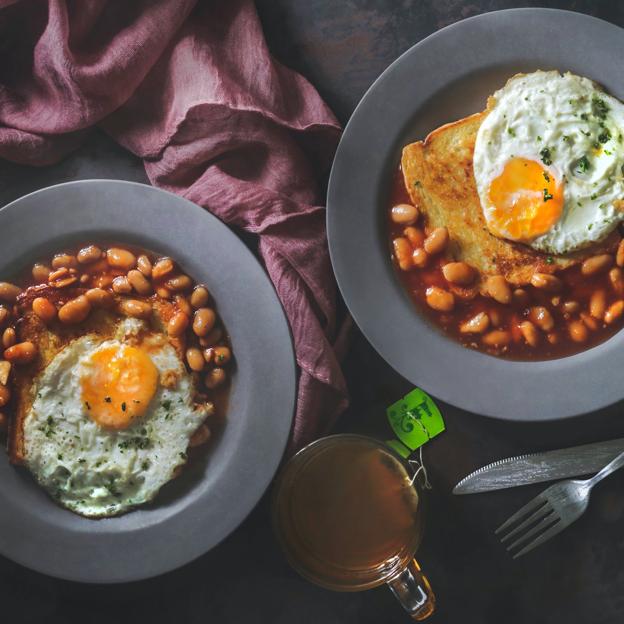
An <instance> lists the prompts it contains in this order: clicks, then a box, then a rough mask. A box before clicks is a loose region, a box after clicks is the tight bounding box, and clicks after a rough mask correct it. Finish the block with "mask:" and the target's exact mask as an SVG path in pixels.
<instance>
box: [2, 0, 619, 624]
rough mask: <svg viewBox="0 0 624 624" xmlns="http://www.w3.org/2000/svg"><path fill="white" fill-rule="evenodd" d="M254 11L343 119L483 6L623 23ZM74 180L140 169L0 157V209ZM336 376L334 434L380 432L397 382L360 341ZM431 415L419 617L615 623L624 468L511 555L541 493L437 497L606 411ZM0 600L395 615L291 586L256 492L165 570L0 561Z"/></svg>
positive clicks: (405, 12)
mask: <svg viewBox="0 0 624 624" xmlns="http://www.w3.org/2000/svg"><path fill="white" fill-rule="evenodd" d="M258 5H259V10H260V14H261V17H262V20H263V23H264V25H265V29H266V33H267V38H268V40H269V43H270V45H271V47H272V49H273V51H274V52H275V54H276V55H277V56H278V58H280V59H281V60H282V61H283V62H284V63H286V64H288V65H290V66H292V67H294V68H296V69H298V70H300V71H302V72H303V73H304V74H305V75H307V76H308V78H310V79H311V80H312V82H314V83H315V84H316V86H317V87H318V88H319V89H320V91H321V93H322V94H323V96H324V97H325V98H326V99H327V101H328V102H329V104H330V105H331V106H332V107H333V108H334V110H335V111H336V113H337V114H338V116H339V117H340V119H341V121H343V122H344V121H346V120H347V119H348V117H349V115H350V113H351V111H352V110H353V107H354V106H355V105H356V104H357V102H358V100H359V98H360V97H361V96H362V95H363V93H364V91H365V90H366V89H367V87H368V86H369V85H370V84H371V82H372V81H373V80H374V79H375V78H376V77H377V76H378V74H379V73H380V72H381V71H382V70H383V69H385V67H386V66H387V65H388V64H389V63H390V62H392V61H393V60H394V58H396V56H398V55H399V54H400V53H401V52H403V51H404V50H405V49H407V48H408V47H410V46H411V45H412V44H414V43H416V42H417V41H418V40H419V39H421V38H422V37H424V36H426V35H428V34H429V33H431V32H433V31H434V30H436V29H438V28H440V27H442V26H445V25H447V24H449V23H451V22H454V21H456V20H458V19H461V18H464V17H468V16H471V15H475V14H477V13H480V12H483V11H488V10H495V9H501V8H510V7H514V6H536V5H540V6H551V7H558V8H569V9H574V10H579V11H583V12H586V13H590V14H593V15H597V16H599V17H603V18H605V19H608V20H610V21H612V22H614V23H617V24H619V25H623V26H624V3H616V2H591V1H583V2H580V1H578V2H539V3H522V4H520V3H514V2H505V1H502V0H482V1H479V2H472V3H467V2H462V1H461V0H437V1H434V0H426V1H423V0H342V1H340V2H337V1H336V0H260V1H259V2H258ZM415 79H417V78H415ZM390 96H391V94H389V97H390ZM75 177H117V178H125V179H135V180H142V179H143V177H144V174H143V173H142V169H141V167H140V164H139V163H137V162H136V161H135V160H134V159H132V158H131V157H129V156H128V155H126V154H124V153H123V152H122V151H121V150H119V149H118V148H116V147H114V146H113V145H112V144H111V143H110V141H109V140H108V139H106V138H105V137H102V136H97V135H96V136H94V137H93V138H92V140H91V141H90V142H89V144H88V145H87V146H85V148H83V149H82V150H81V152H79V153H78V154H76V155H75V156H74V157H72V158H70V159H68V161H66V162H65V163H62V164H61V165H59V166H57V167H53V168H48V169H44V170H35V169H25V168H21V167H16V166H11V165H7V164H5V163H3V164H2V165H0V203H5V202H6V201H8V200H9V199H13V198H14V197H17V196H19V195H21V194H23V193H24V192H27V191H28V190H31V189H34V188H38V187H41V186H46V185H48V184H51V183H54V182H57V181H61V180H66V179H73V178H75ZM346 371H347V375H348V381H349V387H350V389H351V393H352V397H353V405H352V408H351V409H350V411H349V412H348V414H346V415H345V417H344V418H343V419H342V420H341V422H340V423H339V426H338V427H337V430H344V431H358V432H369V433H373V434H374V433H380V431H381V429H380V427H381V426H382V425H383V408H384V407H385V406H386V405H387V404H388V403H390V402H392V401H393V400H395V399H396V398H397V397H398V396H400V395H401V394H403V393H405V392H407V391H408V390H409V384H407V382H405V381H404V380H402V379H401V378H400V377H399V376H398V375H396V374H395V373H393V372H392V371H391V370H390V369H389V368H388V366H387V365H385V364H384V363H383V361H382V360H381V359H380V358H379V357H378V356H377V355H376V354H375V352H374V351H373V350H372V349H371V348H370V347H369V346H368V344H367V343H366V342H365V341H364V340H363V339H362V338H361V337H360V336H356V338H355V341H354V344H353V347H352V349H351V352H350V355H349V358H348V361H347V362H346ZM544 383H545V384H547V383H548V380H547V379H545V380H544ZM596 392H600V388H599V387H597V388H596ZM442 408H443V412H444V415H445V418H446V422H447V426H448V431H447V432H446V433H445V434H444V435H442V436H440V437H439V438H437V439H436V440H435V441H433V442H432V443H431V444H430V445H429V447H428V448H427V450H426V452H425V457H426V460H427V462H428V464H429V466H430V473H431V478H432V481H433V485H434V490H433V492H432V494H431V496H430V500H429V503H430V505H429V509H428V524H429V526H428V531H427V535H426V537H425V542H424V545H423V547H422V549H421V552H420V554H419V559H420V560H421V561H422V564H423V566H424V568H425V571H426V572H427V573H428V575H429V577H430V579H431V581H432V584H433V586H434V589H435V591H436V593H437V595H438V601H439V606H438V612H437V614H436V615H435V616H434V617H433V618H432V619H431V620H430V621H431V622H432V623H433V624H435V623H445V624H446V623H450V624H454V623H455V622H458V623H459V622H462V623H465V624H482V623H485V624H490V623H492V624H499V623H503V622H504V623H505V624H516V623H517V624H541V623H550V622H557V623H558V622H567V623H569V624H586V623H591V624H617V623H619V622H621V621H622V619H623V617H624V597H623V596H624V567H623V566H622V564H621V562H622V560H623V558H624V537H622V535H623V533H622V518H623V516H624V498H622V496H621V494H620V493H619V491H620V490H621V488H622V486H623V485H624V476H622V475H615V476H614V477H612V478H611V479H610V480H609V481H608V482H605V483H604V484H603V485H601V486H600V487H599V488H597V490H596V492H595V494H594V496H593V500H592V505H591V506H590V509H589V511H588V513H587V514H586V516H585V517H584V518H582V519H581V520H580V521H579V522H578V523H577V524H576V525H575V526H574V527H572V528H570V529H569V530H568V531H566V532H565V533H563V534H562V535H560V536H559V537H558V538H557V539H556V540H553V541H552V542H551V543H550V544H548V545H547V546H544V547H542V548H541V549H540V550H537V551H536V552H535V553H533V554H532V555H529V556H527V557H526V558H524V559H521V560H519V561H517V562H512V561H511V560H510V559H509V558H508V557H507V556H506V555H505V554H504V552H503V551H502V549H501V547H500V545H499V544H498V543H497V542H496V541H495V540H494V537H493V528H494V527H495V526H497V525H498V524H499V523H500V522H501V521H502V519H504V518H505V517H506V516H507V515H509V513H510V512H511V511H512V510H514V509H515V508H516V507H518V506H519V505H520V504H522V503H523V502H525V501H526V500H528V498H529V497H530V496H532V495H534V494H535V493H536V492H537V491H538V490H539V488H540V486H537V487H536V488H523V489H522V490H515V491H514V490H512V491H507V492H505V491H503V492H499V493H493V494H486V495H476V496H472V497H452V496H451V495H450V490H451V488H452V486H453V485H454V483H455V482H456V481H457V480H458V479H459V478H460V477H462V476H464V475H465V474H466V473H468V472H470V471H471V470H473V469H474V468H476V467H478V466H480V465H482V464H484V463H487V462H489V461H492V460H494V459H497V458H500V457H504V456H507V455H511V454H518V453H522V452H527V451H533V450H540V449H547V448H555V447H561V446H566V445H571V444H579V443H582V442H590V441H594V440H600V439H603V438H609V437H615V436H621V435H623V434H624V422H622V414H621V413H618V408H615V409H612V410H609V411H607V412H603V413H599V414H595V415H592V416H591V417H589V418H584V419H579V420H575V421H571V422H564V423H558V424H548V423H543V424H538V425H522V424H510V423H505V422H499V421H493V420H488V419H485V418H480V417H476V416H472V415H467V414H465V413H461V412H460V411H458V410H456V409H454V408H450V407H447V406H442ZM0 513H1V510H0ZM175 538H176V536H174V535H172V536H171V538H170V539H171V540H172V541H174V540H175ZM167 546H170V545H169V544H167ZM0 597H1V598H0V600H1V602H2V617H3V618H4V619H5V620H6V621H8V622H14V623H21V622H50V623H52V624H57V623H59V624H60V623H65V622H88V623H89V622H96V623H99V622H102V623H107V624H108V623H109V622H111V621H114V622H137V621H145V622H149V621H152V622H173V621H176V622H178V621H179V622H198V623H199V622H201V623H205V622H215V623H219V624H221V623H223V624H230V623H235V622H236V623H238V622H245V623H246V624H247V623H251V624H255V623H258V624H261V623H262V624H263V623H276V624H290V623H292V622H298V623H301V624H307V623H308V622H309V623H317V622H319V623H323V624H338V623H340V624H343V623H344V624H349V623H351V622H353V623H356V622H357V623H358V624H359V623H363V624H368V623H371V624H372V623H375V624H378V623H384V624H385V623H389V624H394V623H396V624H399V623H400V622H408V621H409V618H407V616H406V615H405V614H404V613H403V612H402V611H401V608H400V607H399V605H398V603H396V602H395V600H394V598H393V597H392V596H391V594H390V592H388V591H387V590H386V589H385V588H379V589H376V590H372V591H369V592H365V593H361V594H336V593H330V592H327V591H324V590H322V589H319V588H316V587H315V586H313V585H310V584H308V583H306V582H304V581H303V580H301V579H300V578H299V577H298V576H297V575H296V574H295V573H294V572H292V571H291V570H290V569H289V568H288V566H287V564H286V563H285V561H284V559H283V558H282V556H281V554H280V553H279V551H278V550H277V548H276V544H275V542H274V539H273V537H272V534H271V530H270V526H269V522H268V503H267V499H266V497H265V499H264V500H263V502H262V503H261V504H260V505H259V506H258V507H257V508H256V509H255V510H254V512H253V513H252V514H251V516H250V517H249V518H248V519H247V521H246V522H245V523H244V524H243V525H242V527H241V528H240V529H239V530H238V531H236V532H235V533H234V534H233V535H231V536H230V537H229V538H228V539H227V540H226V541H225V542H224V543H223V544H221V545H220V546H219V547H217V548H216V549H215V550H214V551H212V552H211V553H209V554H208V555H206V556H204V557H202V558H201V559H199V560H198V561H196V562H194V563H192V564H190V565H188V566H186V567H185V568H183V569H181V570H178V571H176V572H173V573H171V574H168V575H166V576H164V577H160V578H158V579H154V580H151V581H145V582H142V583H137V584H131V585H125V586H114V587H89V586H81V585H77V584H72V583H67V582H61V581H56V580H54V579H49V578H46V577H43V576H41V575H38V574H35V573H32V572H30V571H28V570H25V569H23V568H21V567H19V566H17V565H15V564H13V563H11V562H10V561H6V560H0Z"/></svg>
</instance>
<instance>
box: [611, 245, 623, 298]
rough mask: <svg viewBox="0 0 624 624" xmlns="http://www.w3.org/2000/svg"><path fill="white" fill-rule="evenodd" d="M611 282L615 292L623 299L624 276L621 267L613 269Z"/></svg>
mask: <svg viewBox="0 0 624 624" xmlns="http://www.w3.org/2000/svg"><path fill="white" fill-rule="evenodd" d="M623 242H624V241H623ZM609 281H610V282H611V288H613V292H615V294H616V295H617V296H618V297H622V296H623V295H624V274H623V273H622V269H620V267H613V268H612V269H611V270H610V271H609Z"/></svg>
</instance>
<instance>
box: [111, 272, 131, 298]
mask: <svg viewBox="0 0 624 624" xmlns="http://www.w3.org/2000/svg"><path fill="white" fill-rule="evenodd" d="M111 287H112V289H113V291H114V292H116V293H117V294H118V295H127V294H129V293H131V292H132V286H131V285H130V282H129V281H128V278H127V277H126V276H125V275H118V276H117V277H116V278H115V279H114V280H113V283H112V286H111Z"/></svg>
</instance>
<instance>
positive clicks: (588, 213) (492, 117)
mask: <svg viewBox="0 0 624 624" xmlns="http://www.w3.org/2000/svg"><path fill="white" fill-rule="evenodd" d="M623 135H624V105H623V104H622V103H621V102H619V101H618V100H617V99H615V98H614V97H612V96H610V95H608V94H606V93H604V92H603V91H602V90H601V89H600V88H599V87H598V86H597V85H596V84H595V83H593V82H592V81H590V80H588V79H587V78H582V77H580V76H576V75H574V74H570V73H567V74H563V75H561V74H560V73H559V72H557V71H548V72H544V71H536V72H534V73H531V74H522V75H517V76H514V77H513V78H511V79H510V80H509V81H508V82H507V84H506V85H505V86H504V87H503V88H502V89H500V90H499V91H497V92H496V93H495V94H494V96H493V99H492V101H491V102H490V106H489V112H488V115H487V117H486V118H485V120H484V121H483V123H482V124H481V126H480V128H479V131H478V133H477V138H476V143H475V149H474V160H473V169H474V176H475V181H476V186H477V191H478V193H479V199H480V201H481V206H482V210H483V215H484V217H485V221H486V224H487V227H488V229H489V231H490V232H491V233H492V234H494V235H495V236H497V237H499V238H505V239H509V240H512V241H517V242H520V243H524V244H527V245H530V246H531V247H533V248H534V249H537V250H539V251H543V252H548V253H552V254H563V253H568V252H571V251H575V250H577V249H581V248H583V247H587V246H589V245H591V244H593V243H596V242H599V241H602V240H604V239H605V238H606V237H607V236H608V235H609V233H610V232H611V231H613V229H614V228H615V227H616V226H617V225H618V223H620V222H621V221H622V220H624V202H623V201H622V200H624V140H623Z"/></svg>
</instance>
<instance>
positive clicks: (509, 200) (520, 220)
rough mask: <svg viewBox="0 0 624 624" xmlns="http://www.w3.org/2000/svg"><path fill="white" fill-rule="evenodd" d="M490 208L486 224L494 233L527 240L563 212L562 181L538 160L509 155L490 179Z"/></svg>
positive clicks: (547, 228) (544, 228)
mask: <svg viewBox="0 0 624 624" xmlns="http://www.w3.org/2000/svg"><path fill="white" fill-rule="evenodd" d="M488 197H489V200H490V204H491V205H492V206H493V210H492V211H491V212H490V214H489V216H488V219H487V224H488V228H489V229H490V231H491V232H492V234H494V235H495V236H501V237H504V238H510V239H511V240H516V241H522V242H530V241H532V240H533V239H534V238H537V237H538V236H541V235H542V234H545V233H546V232H548V230H550V228H551V227H552V226H553V225H554V224H555V223H557V221H558V220H559V219H560V217H561V213H562V212H563V185H562V184H560V183H559V182H557V180H556V179H555V178H554V176H553V175H552V173H550V172H549V171H547V170H546V169H544V168H543V167H542V166H541V165H540V164H539V163H538V162H536V161H534V160H529V159H527V158H512V159H511V160H509V161H507V163H506V164H505V168H504V169H503V172H502V173H501V174H500V175H499V176H498V177H497V178H494V180H492V183H491V184H490V188H489V189H488Z"/></svg>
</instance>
